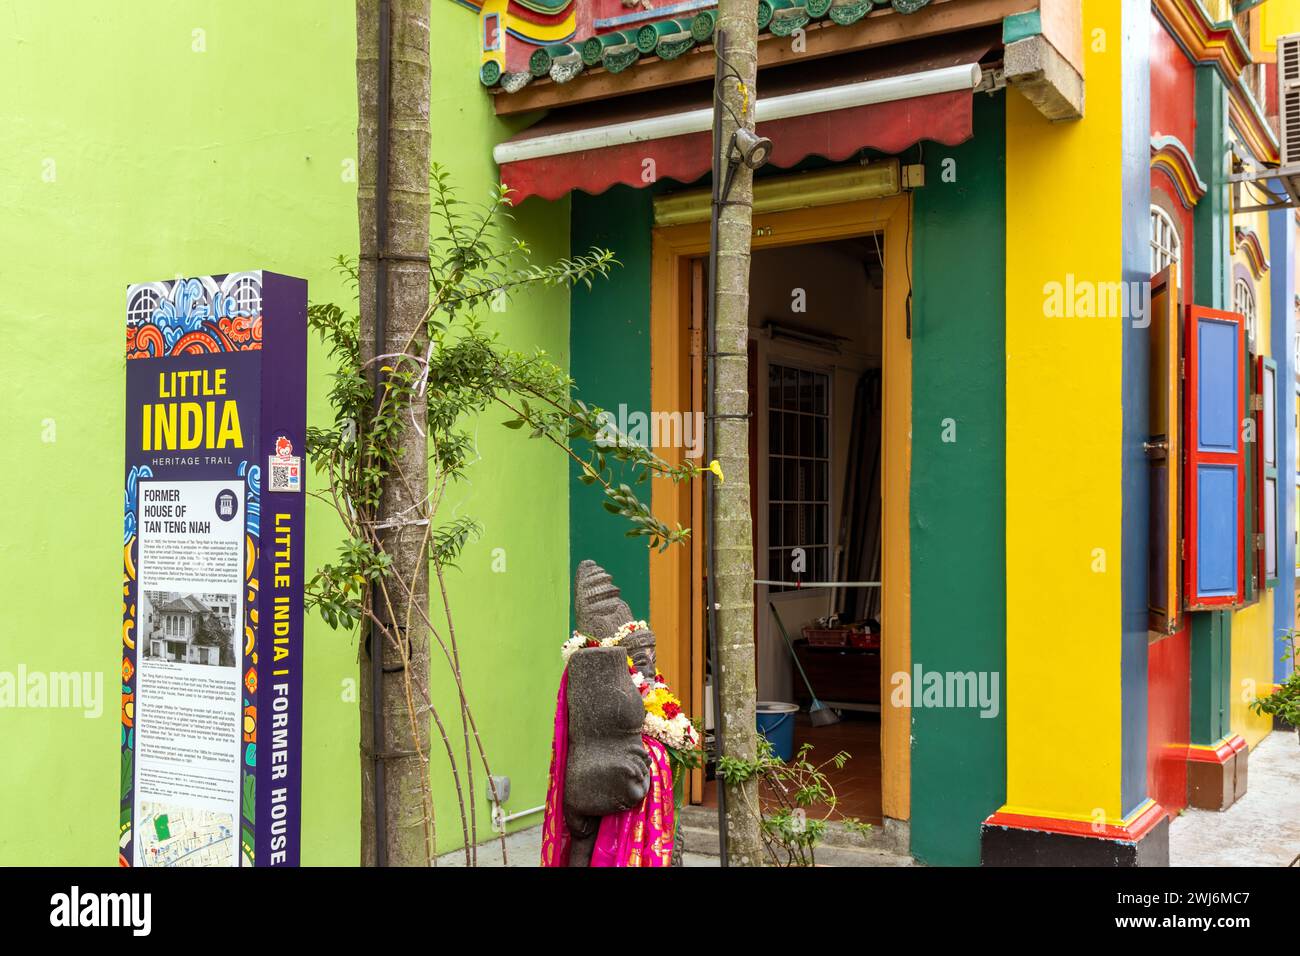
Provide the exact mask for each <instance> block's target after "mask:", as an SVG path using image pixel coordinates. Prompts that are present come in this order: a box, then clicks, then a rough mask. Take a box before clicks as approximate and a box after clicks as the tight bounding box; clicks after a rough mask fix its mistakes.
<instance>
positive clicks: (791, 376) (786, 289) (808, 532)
mask: <svg viewBox="0 0 1300 956" xmlns="http://www.w3.org/2000/svg"><path fill="white" fill-rule="evenodd" d="M880 240H881V237H880V236H879V234H871V235H866V236H855V237H849V238H844V239H835V240H830V241H825V242H813V243H807V244H803V245H797V246H783V247H776V248H769V249H759V250H757V251H756V252H755V253H754V255H753V262H752V265H751V272H750V276H751V279H750V318H749V326H750V349H749V359H750V397H749V398H750V422H751V427H750V458H751V470H750V501H751V518H752V521H753V533H754V552H755V561H754V567H755V578H756V582H757V584H756V587H755V590H754V606H755V621H754V625H755V626H754V632H755V650H756V661H755V664H756V667H755V670H756V673H757V681H758V700H759V701H760V702H764V703H772V704H785V705H787V706H788V705H791V704H793V705H796V706H798V707H799V710H798V712H795V713H791V714H789V715H788V716H781V715H777V716H773V717H770V718H767V719H768V720H770V721H772V722H774V723H776V724H777V730H776V731H775V732H774V733H773V734H772V738H773V740H774V742H776V745H777V747H778V748H780V747H783V746H784V745H785V743H786V741H787V739H788V740H789V741H790V743H791V745H792V747H793V750H792V751H790V752H787V753H785V754H782V756H785V757H786V758H787V759H789V757H790V756H791V755H792V753H795V752H798V750H799V748H801V747H802V746H803V745H805V744H806V745H809V746H811V748H812V749H811V751H810V752H809V759H810V760H811V762H812V763H814V764H815V765H821V764H824V763H826V762H828V761H831V760H832V758H834V757H835V756H836V755H837V754H841V753H843V754H848V755H849V759H848V760H847V762H845V763H844V764H843V765H842V766H840V767H836V766H834V765H833V764H829V765H827V767H826V770H825V772H826V773H827V776H828V778H829V780H830V784H831V786H832V787H833V788H834V790H835V794H836V798H837V801H838V803H837V809H838V810H839V811H840V812H841V813H843V814H844V815H845V816H849V817H855V818H857V819H860V820H863V821H864V822H872V823H876V824H879V823H880V822H881V821H882V814H881V791H880V781H881V773H880V691H881V681H880V674H881V668H880V641H881V628H880V612H881V607H880V603H881V588H880V587H879V583H880V578H881V576H880V569H881V558H882V555H881V530H882V520H881V519H882V516H883V511H882V507H881V504H882V497H881V452H882V424H883V422H882V418H881V411H882V401H881V400H882V393H881V384H882V381H881V372H882V367H881V366H882V358H883V349H882V345H883V341H882V339H883V335H882V333H883V313H884V309H883V299H884V264H883V261H882V259H883V248H882V246H881V241H880ZM697 261H699V260H697ZM705 387H706V388H707V381H706V382H705ZM832 583H834V584H841V585H843V584H846V583H847V584H848V585H851V586H841V587H830V586H828V585H829V584H832ZM706 637H707V626H706ZM707 682H708V675H707V671H706V684H707ZM814 700H819V701H821V702H822V703H823V704H824V705H825V706H826V707H829V708H831V709H832V710H833V711H834V713H835V714H838V718H839V719H838V720H836V721H835V722H834V723H833V724H829V725H827V724H825V723H822V724H821V725H818V724H817V722H814V721H813V720H812V718H811V715H810V713H809V709H810V707H811V706H812V703H813V701H814ZM778 709H781V708H778ZM821 713H822V720H823V721H824V720H826V719H829V718H830V715H829V714H827V713H826V711H825V710H824V709H823V710H822V711H821ZM787 722H792V724H793V727H792V728H791V727H790V726H789V725H788V723H787ZM791 730H792V731H793V732H792V733H788V732H789V731H791ZM714 793H715V788H714V785H713V784H712V783H711V782H706V785H705V787H704V791H703V802H704V803H705V804H706V805H707V804H708V803H710V802H711V801H712V799H714Z"/></svg>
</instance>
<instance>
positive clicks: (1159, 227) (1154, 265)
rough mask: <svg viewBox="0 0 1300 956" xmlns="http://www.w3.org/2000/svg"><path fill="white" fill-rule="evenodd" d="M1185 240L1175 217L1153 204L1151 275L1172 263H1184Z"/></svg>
mask: <svg viewBox="0 0 1300 956" xmlns="http://www.w3.org/2000/svg"><path fill="white" fill-rule="evenodd" d="M1182 258H1183V239H1182V235H1181V234H1180V233H1179V231H1178V223H1176V222H1174V217H1173V216H1171V215H1169V213H1167V212H1165V210H1164V208H1163V207H1162V206H1157V205H1156V204H1155V203H1152V204H1151V274H1152V275H1155V274H1156V273H1158V272H1159V271H1160V270H1161V269H1163V268H1165V266H1168V265H1170V264H1171V263H1179V264H1181V263H1182Z"/></svg>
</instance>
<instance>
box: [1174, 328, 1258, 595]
mask: <svg viewBox="0 0 1300 956" xmlns="http://www.w3.org/2000/svg"><path fill="white" fill-rule="evenodd" d="M1185 339H1186V355H1187V358H1186V375H1187V379H1186V402H1185V405H1186V408H1187V427H1186V429H1185V431H1184V441H1185V442H1186V446H1187V472H1186V476H1185V490H1186V496H1187V509H1186V512H1185V514H1184V526H1185V528H1186V552H1187V554H1186V561H1185V562H1184V571H1185V580H1184V589H1185V593H1186V595H1187V598H1186V600H1187V609H1188V610H1200V609H1212V608H1222V607H1232V606H1236V605H1240V604H1242V603H1244V601H1245V596H1246V594H1245V592H1246V554H1245V548H1246V540H1245V536H1246V530H1245V529H1246V454H1245V442H1244V440H1243V436H1242V425H1243V423H1244V421H1245V418H1246V408H1245V405H1246V333H1245V321H1244V320H1243V319H1242V316H1241V315H1240V314H1239V313H1236V312H1222V311H1219V310H1217V309H1207V308H1205V307H1203V306H1199V305H1192V306H1188V308H1187V322H1186V336H1185Z"/></svg>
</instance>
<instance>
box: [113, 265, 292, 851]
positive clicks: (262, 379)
mask: <svg viewBox="0 0 1300 956" xmlns="http://www.w3.org/2000/svg"><path fill="white" fill-rule="evenodd" d="M126 305H127V311H126V357H127V363H126V473H125V515H124V519H125V520H124V531H123V543H122V560H123V574H122V744H121V746H122V772H121V798H122V799H121V816H120V821H119V834H118V862H119V863H120V864H121V865H122V866H254V865H256V866H296V865H297V864H298V862H299V822H300V802H301V801H300V798H301V793H300V791H301V782H302V772H301V763H300V762H301V750H302V746H301V745H302V623H303V621H302V618H303V609H302V590H303V537H304V535H303V531H304V514H303V512H304V509H303V493H304V492H303V488H304V478H305V476H304V462H303V449H304V445H305V441H306V385H307V369H306V364H307V356H306V349H307V283H306V281H304V280H302V279H296V278H291V277H289V276H282V275H277V274H275V273H271V272H263V271H253V272H239V273H231V274H229V275H224V276H202V277H199V278H190V279H176V280H173V281H166V282H148V283H140V284H136V285H132V286H129V287H128V289H127V304H126Z"/></svg>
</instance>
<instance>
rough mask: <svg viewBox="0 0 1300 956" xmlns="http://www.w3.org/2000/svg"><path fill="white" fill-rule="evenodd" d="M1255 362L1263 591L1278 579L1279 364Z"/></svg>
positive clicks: (1258, 548)
mask: <svg viewBox="0 0 1300 956" xmlns="http://www.w3.org/2000/svg"><path fill="white" fill-rule="evenodd" d="M1255 361H1256V363H1257V366H1256V372H1255V387H1256V392H1255V437H1256V441H1257V442H1258V446H1257V450H1256V455H1255V457H1256V460H1257V462H1258V464H1257V467H1256V469H1255V477H1256V485H1255V489H1256V490H1255V513H1256V517H1255V528H1256V530H1257V531H1258V532H1259V534H1258V540H1257V542H1256V558H1255V567H1256V568H1257V569H1258V575H1257V577H1258V580H1259V589H1260V590H1261V591H1262V590H1263V589H1264V588H1271V587H1273V586H1274V585H1276V584H1277V578H1278V540H1279V534H1278V505H1279V504H1280V503H1281V502H1280V500H1279V497H1278V484H1277V482H1278V478H1277V362H1275V361H1274V360H1273V359H1271V358H1268V357H1265V356H1261V357H1260V358H1258V359H1256V360H1255Z"/></svg>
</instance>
